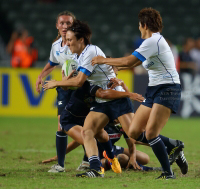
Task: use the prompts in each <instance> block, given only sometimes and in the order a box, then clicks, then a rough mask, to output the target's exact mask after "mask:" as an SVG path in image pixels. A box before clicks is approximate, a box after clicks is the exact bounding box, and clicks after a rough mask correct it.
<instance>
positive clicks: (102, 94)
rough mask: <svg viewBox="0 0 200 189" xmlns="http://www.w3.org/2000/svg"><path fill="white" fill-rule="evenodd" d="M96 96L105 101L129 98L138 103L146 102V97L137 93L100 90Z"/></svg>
mask: <svg viewBox="0 0 200 189" xmlns="http://www.w3.org/2000/svg"><path fill="white" fill-rule="evenodd" d="M95 96H96V97H98V98H103V99H118V98H125V97H129V98H130V99H131V100H137V101H138V102H142V101H143V100H144V97H143V96H142V95H140V94H137V93H131V92H121V91H115V90H112V89H106V90H104V89H102V88H99V89H98V90H97V91H96V93H95Z"/></svg>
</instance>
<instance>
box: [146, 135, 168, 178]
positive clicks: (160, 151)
mask: <svg viewBox="0 0 200 189" xmlns="http://www.w3.org/2000/svg"><path fill="white" fill-rule="evenodd" d="M148 142H149V145H150V146H151V148H152V150H153V152H154V154H155V155H156V157H157V159H158V160H159V162H160V164H161V166H162V168H163V171H164V172H167V173H168V174H170V175H171V174H172V171H171V169H170V164H169V159H168V155H167V151H166V149H165V145H164V143H163V141H162V140H161V138H160V137H159V136H158V137H156V138H153V139H151V140H148Z"/></svg>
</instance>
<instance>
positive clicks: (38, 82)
mask: <svg viewBox="0 0 200 189" xmlns="http://www.w3.org/2000/svg"><path fill="white" fill-rule="evenodd" d="M40 85H42V78H41V77H38V79H37V81H36V84H35V86H36V91H37V92H38V93H40V92H41V91H40Z"/></svg>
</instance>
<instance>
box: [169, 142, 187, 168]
mask: <svg viewBox="0 0 200 189" xmlns="http://www.w3.org/2000/svg"><path fill="white" fill-rule="evenodd" d="M176 142H177V145H176V146H175V147H174V148H173V149H172V150H171V152H170V154H169V163H170V165H172V164H173V163H174V162H175V160H176V159H177V157H178V156H179V153H180V152H181V151H182V150H183V148H184V143H183V142H182V141H180V140H176Z"/></svg>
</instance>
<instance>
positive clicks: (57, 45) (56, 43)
mask: <svg viewBox="0 0 200 189" xmlns="http://www.w3.org/2000/svg"><path fill="white" fill-rule="evenodd" d="M61 43H62V37H60V38H59V39H57V40H56V41H54V42H53V43H52V48H57V47H60V46H61Z"/></svg>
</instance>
